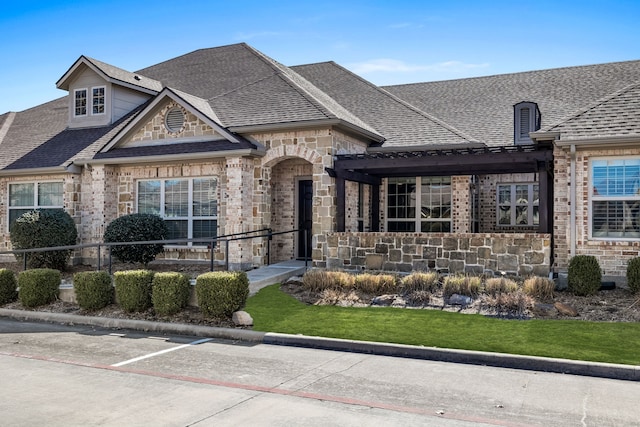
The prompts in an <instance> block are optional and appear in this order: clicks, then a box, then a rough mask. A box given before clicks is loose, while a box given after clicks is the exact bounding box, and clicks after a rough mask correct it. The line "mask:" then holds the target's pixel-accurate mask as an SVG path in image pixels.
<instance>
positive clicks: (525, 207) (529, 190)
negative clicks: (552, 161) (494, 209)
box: [498, 183, 540, 226]
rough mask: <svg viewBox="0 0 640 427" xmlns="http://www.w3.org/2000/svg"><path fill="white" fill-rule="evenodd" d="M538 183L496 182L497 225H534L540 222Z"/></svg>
mask: <svg viewBox="0 0 640 427" xmlns="http://www.w3.org/2000/svg"><path fill="white" fill-rule="evenodd" d="M539 192H540V188H539V186H538V184H533V183H529V184H526V183H522V184H498V225H502V226H534V225H538V224H539V223H540V213H539V212H540V211H539V203H540V198H539Z"/></svg>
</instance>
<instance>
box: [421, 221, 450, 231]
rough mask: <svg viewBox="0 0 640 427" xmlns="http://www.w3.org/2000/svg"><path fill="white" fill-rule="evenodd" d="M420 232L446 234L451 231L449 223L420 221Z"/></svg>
mask: <svg viewBox="0 0 640 427" xmlns="http://www.w3.org/2000/svg"><path fill="white" fill-rule="evenodd" d="M420 231H422V232H423V233H448V232H450V231H451V222H450V221H422V223H421V224H420Z"/></svg>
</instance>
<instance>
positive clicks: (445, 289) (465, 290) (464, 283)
mask: <svg viewBox="0 0 640 427" xmlns="http://www.w3.org/2000/svg"><path fill="white" fill-rule="evenodd" d="M481 284H482V280H481V279H480V278H479V277H476V276H460V275H458V276H447V277H445V278H444V283H443V284H442V294H443V296H444V297H445V298H449V297H450V296H451V295H453V294H458V295H465V296H468V297H472V298H473V297H476V296H477V295H478V294H479V293H480V285H481Z"/></svg>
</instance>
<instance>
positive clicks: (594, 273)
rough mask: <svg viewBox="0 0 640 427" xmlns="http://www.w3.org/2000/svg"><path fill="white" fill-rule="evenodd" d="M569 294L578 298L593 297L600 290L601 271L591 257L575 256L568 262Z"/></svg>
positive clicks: (596, 260)
mask: <svg viewBox="0 0 640 427" xmlns="http://www.w3.org/2000/svg"><path fill="white" fill-rule="evenodd" d="M567 282H568V289H569V292H571V293H573V294H575V295H578V296H587V295H593V294H595V293H596V292H598V290H599V289H600V286H601V282H602V270H600V264H598V259H597V258H596V257H594V256H593V255H576V256H574V257H573V258H571V261H569V272H568V275H567Z"/></svg>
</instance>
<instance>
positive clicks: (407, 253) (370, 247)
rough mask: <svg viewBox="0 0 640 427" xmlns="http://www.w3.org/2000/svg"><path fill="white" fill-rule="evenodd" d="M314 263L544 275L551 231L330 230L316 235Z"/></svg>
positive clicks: (359, 267)
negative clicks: (412, 231) (358, 231)
mask: <svg viewBox="0 0 640 427" xmlns="http://www.w3.org/2000/svg"><path fill="white" fill-rule="evenodd" d="M316 238H317V242H318V243H317V250H316V251H314V255H315V254H320V253H321V254H322V256H321V257H316V256H314V259H313V264H314V266H316V267H322V268H329V269H345V270H385V271H400V272H410V271H413V270H427V269H429V270H434V269H435V270H439V271H443V272H450V273H469V274H483V273H485V274H496V273H498V272H506V273H508V274H514V275H519V276H527V275H537V276H545V277H546V276H548V275H549V271H550V256H551V235H549V234H536V233H519V234H470V233H465V234H449V233H429V234H423V233H329V234H327V235H326V236H316Z"/></svg>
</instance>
